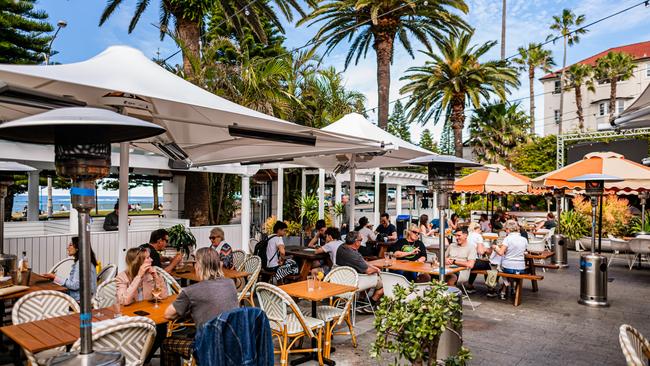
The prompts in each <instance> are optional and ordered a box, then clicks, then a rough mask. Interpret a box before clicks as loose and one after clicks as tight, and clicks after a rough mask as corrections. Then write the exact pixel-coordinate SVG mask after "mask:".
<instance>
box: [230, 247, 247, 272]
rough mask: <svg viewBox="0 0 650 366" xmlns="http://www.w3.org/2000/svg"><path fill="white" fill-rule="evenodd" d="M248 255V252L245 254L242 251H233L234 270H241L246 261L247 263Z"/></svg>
mask: <svg viewBox="0 0 650 366" xmlns="http://www.w3.org/2000/svg"><path fill="white" fill-rule="evenodd" d="M246 258H247V255H246V252H244V251H243V250H241V249H237V250H233V251H232V268H234V269H239V267H241V265H242V264H244V261H246Z"/></svg>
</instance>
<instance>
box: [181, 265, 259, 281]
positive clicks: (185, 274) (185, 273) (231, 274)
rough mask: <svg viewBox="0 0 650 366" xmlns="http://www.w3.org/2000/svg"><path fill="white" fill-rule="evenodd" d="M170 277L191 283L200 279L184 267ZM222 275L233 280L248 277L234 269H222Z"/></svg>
mask: <svg viewBox="0 0 650 366" xmlns="http://www.w3.org/2000/svg"><path fill="white" fill-rule="evenodd" d="M171 275H172V276H173V277H178V278H181V279H184V280H188V281H192V282H199V281H200V279H199V278H198V277H196V272H195V271H194V267H191V268H189V267H186V268H180V269H175V270H174V271H173V272H172V273H171ZM223 275H224V277H226V278H231V279H233V280H235V279H238V278H245V277H248V275H250V273H248V272H241V271H236V270H234V269H228V268H224V269H223Z"/></svg>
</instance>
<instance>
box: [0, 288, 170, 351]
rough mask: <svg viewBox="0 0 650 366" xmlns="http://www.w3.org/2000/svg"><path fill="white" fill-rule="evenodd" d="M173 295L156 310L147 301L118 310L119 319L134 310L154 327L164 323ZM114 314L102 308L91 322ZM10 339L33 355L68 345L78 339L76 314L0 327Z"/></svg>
mask: <svg viewBox="0 0 650 366" xmlns="http://www.w3.org/2000/svg"><path fill="white" fill-rule="evenodd" d="M176 296H177V295H172V296H169V297H167V298H166V299H163V300H160V301H158V308H154V303H153V302H151V301H148V300H147V301H139V302H136V303H133V304H131V305H128V306H122V307H121V309H120V310H121V311H120V312H121V314H122V315H123V316H136V315H137V314H135V312H136V311H139V310H141V311H146V312H147V313H149V315H146V317H147V318H149V319H151V320H153V321H154V322H155V323H156V324H164V323H166V322H167V319H165V317H164V313H165V309H166V308H167V306H168V305H170V304H171V303H172V302H174V300H176ZM114 317H115V311H114V310H113V309H111V308H103V309H98V310H93V311H92V321H93V322H99V321H102V320H108V319H113V318H114ZM0 331H2V333H4V334H5V335H6V336H7V337H9V338H10V339H11V340H13V341H14V342H16V344H18V345H19V346H20V347H22V348H23V349H26V350H27V351H29V352H32V353H37V352H41V351H45V350H48V349H52V348H56V347H61V346H69V345H72V344H73V343H74V342H76V341H77V339H79V313H76V314H70V315H64V316H58V317H54V318H49V319H43V320H38V321H35V322H28V323H23V324H17V325H9V326H6V327H2V328H0Z"/></svg>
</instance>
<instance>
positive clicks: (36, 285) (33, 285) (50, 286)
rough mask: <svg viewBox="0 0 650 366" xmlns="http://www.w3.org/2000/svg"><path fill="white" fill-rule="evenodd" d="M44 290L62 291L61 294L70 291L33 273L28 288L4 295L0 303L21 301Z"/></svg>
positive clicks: (0, 297) (0, 298) (0, 296)
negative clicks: (28, 295) (32, 293)
mask: <svg viewBox="0 0 650 366" xmlns="http://www.w3.org/2000/svg"><path fill="white" fill-rule="evenodd" d="M43 290H50V291H61V292H66V291H68V289H67V288H65V287H63V286H60V285H57V284H56V283H54V282H52V280H48V279H47V278H45V277H43V276H41V275H39V274H36V273H32V274H31V277H30V279H29V287H28V288H26V289H24V290H21V291H16V292H10V293H7V294H4V295H0V301H2V303H3V304H4V301H6V300H14V299H19V298H21V297H23V296H25V295H27V294H28V293H30V292H34V291H43Z"/></svg>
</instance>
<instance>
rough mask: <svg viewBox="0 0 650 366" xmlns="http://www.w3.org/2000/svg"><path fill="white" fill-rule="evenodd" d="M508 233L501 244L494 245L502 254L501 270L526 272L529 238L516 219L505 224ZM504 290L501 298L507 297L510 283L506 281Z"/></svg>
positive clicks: (499, 253) (511, 272)
mask: <svg viewBox="0 0 650 366" xmlns="http://www.w3.org/2000/svg"><path fill="white" fill-rule="evenodd" d="M504 229H505V231H506V233H507V234H508V235H507V236H506V238H505V239H503V243H501V245H498V246H497V245H493V246H492V249H494V251H495V252H496V253H497V254H498V255H500V256H502V257H503V258H502V259H501V267H502V268H501V271H502V272H504V273H509V274H522V273H526V258H525V253H526V246H528V240H527V239H526V238H524V237H523V236H521V234H520V233H519V224H517V221H515V220H508V221H506V223H505V225H504ZM504 285H505V286H504V292H502V293H501V299H505V298H506V294H507V293H508V287H509V284H508V283H506V282H505V281H504Z"/></svg>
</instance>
